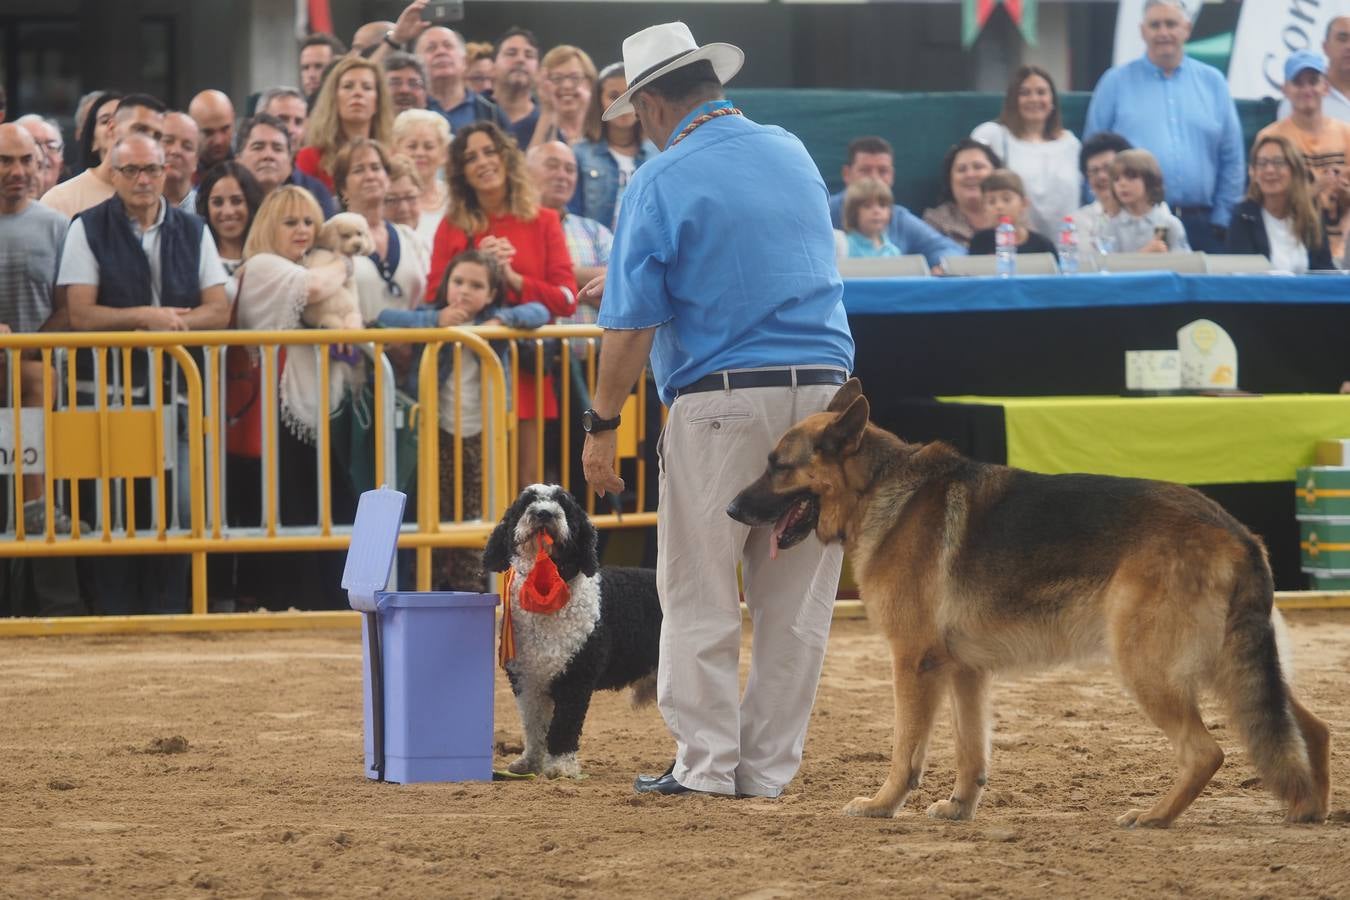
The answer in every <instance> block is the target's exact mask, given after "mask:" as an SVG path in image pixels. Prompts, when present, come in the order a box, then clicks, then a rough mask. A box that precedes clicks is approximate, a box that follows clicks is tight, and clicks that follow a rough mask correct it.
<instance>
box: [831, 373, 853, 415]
mask: <svg viewBox="0 0 1350 900" xmlns="http://www.w3.org/2000/svg"><path fill="white" fill-rule="evenodd" d="M861 396H862V382H861V381H859V380H858V379H856V378H850V379H849V380H848V381H845V382H844V383H843V384H842V385H841V386H840V388H839V390H837V391H835V392H834V398H833V399H831V400H830V405H829V406H827V407H825V411H826V412H832V413H839V412H843V411H844V410H846V409H848V405H849V404H850V403H852V402H853V401H854V400H856V399H857V398H859V397H861Z"/></svg>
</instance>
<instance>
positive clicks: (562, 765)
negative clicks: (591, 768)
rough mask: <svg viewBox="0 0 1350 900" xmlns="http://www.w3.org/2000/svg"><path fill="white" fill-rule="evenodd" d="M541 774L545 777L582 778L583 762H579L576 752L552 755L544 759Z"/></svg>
mask: <svg viewBox="0 0 1350 900" xmlns="http://www.w3.org/2000/svg"><path fill="white" fill-rule="evenodd" d="M541 774H542V775H543V776H544V777H545V778H580V777H581V763H579V762H577V757H576V754H575V753H567V754H564V755H562V756H550V757H549V758H548V759H547V760H545V761H544V767H543V769H542V771H541Z"/></svg>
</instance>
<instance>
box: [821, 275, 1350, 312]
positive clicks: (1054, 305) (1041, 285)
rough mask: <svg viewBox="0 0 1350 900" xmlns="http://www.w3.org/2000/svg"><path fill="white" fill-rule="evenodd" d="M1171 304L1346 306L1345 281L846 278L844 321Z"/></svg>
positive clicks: (1349, 280)
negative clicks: (851, 317)
mask: <svg viewBox="0 0 1350 900" xmlns="http://www.w3.org/2000/svg"><path fill="white" fill-rule="evenodd" d="M1177 303H1304V304H1308V303H1326V304H1337V303H1350V274H1347V275H1338V274H1328V275H1304V276H1299V277H1294V276H1288V275H1177V274H1175V273H1172V272H1139V273H1121V274H1110V275H1073V276H1064V275H1022V276H1018V277H1016V278H932V277H930V278H850V279H845V280H844V306H845V308H846V309H847V310H848V312H849V313H850V314H851V315H879V314H891V315H894V314H902V315H903V314H906V313H943V312H972V311H979V310H1000V311H1009V310H1019V309H1074V308H1082V307H1110V306H1117V307H1119V306H1163V305H1167V304H1177Z"/></svg>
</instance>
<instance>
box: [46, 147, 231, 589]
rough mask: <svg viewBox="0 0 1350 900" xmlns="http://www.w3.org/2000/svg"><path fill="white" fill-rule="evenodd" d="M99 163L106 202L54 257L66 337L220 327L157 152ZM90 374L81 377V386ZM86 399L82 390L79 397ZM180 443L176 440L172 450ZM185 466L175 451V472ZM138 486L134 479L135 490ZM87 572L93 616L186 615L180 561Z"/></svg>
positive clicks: (210, 275)
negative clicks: (107, 184)
mask: <svg viewBox="0 0 1350 900" xmlns="http://www.w3.org/2000/svg"><path fill="white" fill-rule="evenodd" d="M108 161H109V163H110V165H109V168H110V170H111V172H112V181H113V188H114V190H115V193H114V194H113V196H112V197H111V198H109V199H108V200H106V201H104V202H103V203H100V204H98V205H97V206H94V207H93V208H91V209H88V210H85V211H84V212H82V213H81V214H80V215H79V217H78V218H76V219H75V221H74V222H72V223H71V225H70V230H69V231H68V232H67V234H66V245H65V250H64V251H63V253H62V256H61V271H60V275H59V276H58V277H57V284H58V285H60V286H63V287H65V288H66V290H67V304H68V309H69V315H70V327H71V329H72V330H74V331H188V330H200V329H212V328H225V327H226V326H227V325H228V324H229V318H230V306H229V301H228V300H227V299H226V297H225V281H226V275H225V269H224V267H223V266H222V265H221V263H220V257H219V256H218V255H217V253H216V245H215V242H214V241H213V240H212V239H211V235H210V232H209V231H207V229H206V228H205V226H204V224H203V222H202V220H201V219H199V218H198V217H197V216H195V215H193V214H191V213H188V212H184V211H182V210H180V209H176V208H175V207H173V206H172V205H170V204H169V203H168V202H167V201H166V200H165V199H164V148H163V147H161V146H160V144H159V141H158V140H154V139H152V138H150V137H148V136H146V135H140V134H132V135H129V136H126V137H123V138H121V139H120V140H119V141H118V142H117V143H116V144H115V145H114V147H113V149H112V151H111V152H110V153H109V154H108ZM147 301H148V302H147ZM144 359H145V357H144V356H142V355H141V354H136V355H135V356H134V357H133V365H132V372H131V373H129V374H127V375H126V377H128V378H129V379H130V381H131V384H132V388H133V396H135V395H139V398H140V400H139V402H142V403H144V402H146V398H147V390H146V387H147V385H148V381H149V375H148V372H147V371H146V369H147V367H146V366H145V364H144ZM92 375H93V373H92V371H91V370H89V369H86V370H85V372H83V373H81V375H80V378H81V380H84V379H85V378H86V377H88V378H91V379H92ZM93 390H94V389H93V387H92V384H91V385H90V390H89V391H88V392H86V396H89V395H90V394H92V392H93ZM119 399H120V397H119ZM90 400H92V396H90ZM180 421H183V420H180ZM185 441H186V435H185V434H180V436H179V443H180V444H184V443H185ZM186 457H187V454H186V453H185V452H184V451H183V448H182V447H180V450H179V453H178V459H179V460H180V465H179V466H178V468H180V469H181V468H182V465H181V462H182V461H185V460H186ZM145 487H146V482H145V481H144V480H143V479H142V480H138V488H145ZM171 490H172V489H171V487H166V496H170V497H171V496H174V495H173V494H172V493H171ZM138 493H140V491H138ZM144 494H145V495H144V496H138V497H137V502H136V511H137V518H138V519H141V521H138V522H137V523H136V525H137V526H138V527H140V528H149V527H150V519H149V517H148V514H149V513H150V511H151V510H152V509H153V507H154V504H153V503H151V502H150V496H149V493H148V490H147V491H144ZM91 500H92V497H91ZM87 508H88V509H93V508H94V507H93V506H89V507H87ZM143 514H145V518H142V515H143ZM94 564H95V567H96V570H97V572H96V577H95V579H94V584H95V600H96V602H97V604H98V611H99V612H100V613H102V614H104V615H134V614H138V613H147V612H187V557H124V558H105V559H99V560H96V561H95V563H94Z"/></svg>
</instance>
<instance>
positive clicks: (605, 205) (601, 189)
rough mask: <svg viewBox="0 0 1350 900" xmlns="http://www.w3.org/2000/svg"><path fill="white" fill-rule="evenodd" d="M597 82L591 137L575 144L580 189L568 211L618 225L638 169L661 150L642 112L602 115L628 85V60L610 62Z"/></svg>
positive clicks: (589, 117)
mask: <svg viewBox="0 0 1350 900" xmlns="http://www.w3.org/2000/svg"><path fill="white" fill-rule="evenodd" d="M595 82H596V83H595V91H594V93H593V94H592V95H591V108H590V110H588V111H587V113H586V140H584V141H578V142H577V143H576V144H574V145H573V146H572V152H573V153H575V154H576V157H577V190H576V193H575V194H573V195H572V202H571V203H569V204H567V210H568V212H572V213H575V214H577V215H578V216H584V217H586V218H588V219H594V220H595V221H597V222H599V223H600V224H601V225H604V226H605V227H606V228H609V229H611V230H613V228H614V226H615V225H616V224H617V223H618V221H619V205H620V204H621V203H622V201H623V192H624V191H625V190H626V189H627V187H628V182H629V180H630V179H631V178H632V177H633V173H634V172H636V171H637V169H638V167H639V166H641V165H642V164H643V163H645V162H646V161H647V160H649V159H651V158H652V157H653V156H655V155H656V154H657V153H658V152H660V151H658V150H657V148H656V145H655V144H653V143H652V142H651V141H649V140H647V137H646V135H645V134H644V133H643V131H642V123H641V122H639V121H638V118H637V114H636V113H631V112H630V113H625V114H624V115H622V116H617V117H615V118H613V119H610V120H609V121H608V122H605V121H603V120H601V118H600V115H601V113H603V112H604V111H605V110H606V109H608V108H609V106H610V104H612V103H613V102H614V101H615V100H617V99H619V97H620V96H621V95H622V94H623V92H624V91H626V90H628V79H627V78H626V77H624V71H623V63H621V62H617V63H611V64H610V65H607V66H605V68H604V69H603V70H602V71H601V72H600V74H599V75H597V76H596V79H595Z"/></svg>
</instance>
